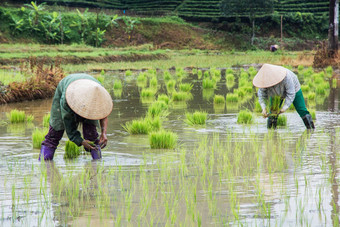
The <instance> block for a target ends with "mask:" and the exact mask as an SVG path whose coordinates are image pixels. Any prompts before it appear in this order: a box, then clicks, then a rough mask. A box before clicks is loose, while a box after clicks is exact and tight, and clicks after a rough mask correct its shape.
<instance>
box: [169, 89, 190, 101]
mask: <svg viewBox="0 0 340 227" xmlns="http://www.w3.org/2000/svg"><path fill="white" fill-rule="evenodd" d="M190 99H192V94H191V93H189V92H183V91H179V92H176V91H175V92H173V94H172V100H173V101H187V100H190Z"/></svg>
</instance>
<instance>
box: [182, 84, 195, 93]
mask: <svg viewBox="0 0 340 227" xmlns="http://www.w3.org/2000/svg"><path fill="white" fill-rule="evenodd" d="M193 86H194V85H192V84H190V83H181V84H180V85H179V90H180V91H184V92H189V91H191V89H192V88H193Z"/></svg>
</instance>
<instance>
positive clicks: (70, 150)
mask: <svg viewBox="0 0 340 227" xmlns="http://www.w3.org/2000/svg"><path fill="white" fill-rule="evenodd" d="M79 155H80V148H79V147H78V146H77V145H76V144H75V143H73V142H72V141H71V140H68V141H66V144H65V153H64V159H74V158H77V157H78V156H79Z"/></svg>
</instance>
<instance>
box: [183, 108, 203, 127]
mask: <svg viewBox="0 0 340 227" xmlns="http://www.w3.org/2000/svg"><path fill="white" fill-rule="evenodd" d="M185 116H186V120H185V122H187V123H188V124H189V125H205V122H206V121H207V116H208V113H207V112H204V111H195V112H194V113H186V114H185Z"/></svg>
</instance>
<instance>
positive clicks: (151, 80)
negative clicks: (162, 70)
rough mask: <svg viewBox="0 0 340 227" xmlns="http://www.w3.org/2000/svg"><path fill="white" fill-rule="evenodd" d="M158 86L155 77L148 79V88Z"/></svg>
mask: <svg viewBox="0 0 340 227" xmlns="http://www.w3.org/2000/svg"><path fill="white" fill-rule="evenodd" d="M157 86H158V81H157V77H152V78H151V79H150V87H152V88H157Z"/></svg>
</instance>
